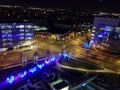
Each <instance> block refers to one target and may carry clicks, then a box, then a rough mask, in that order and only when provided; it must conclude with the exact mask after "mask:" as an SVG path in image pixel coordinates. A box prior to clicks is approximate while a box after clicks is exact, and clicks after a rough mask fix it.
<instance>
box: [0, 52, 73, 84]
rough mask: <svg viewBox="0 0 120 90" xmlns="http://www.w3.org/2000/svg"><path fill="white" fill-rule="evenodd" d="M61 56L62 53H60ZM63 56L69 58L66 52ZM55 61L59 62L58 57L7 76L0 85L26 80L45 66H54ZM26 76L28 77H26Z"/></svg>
mask: <svg viewBox="0 0 120 90" xmlns="http://www.w3.org/2000/svg"><path fill="white" fill-rule="evenodd" d="M61 54H62V53H61ZM64 54H65V57H66V58H67V57H68V59H69V58H70V56H71V55H70V54H69V55H68V54H67V53H66V51H64V53H63V54H62V55H64ZM56 60H59V56H58V57H55V56H54V55H53V56H52V57H51V58H50V59H47V60H45V61H44V62H41V63H37V64H36V65H35V66H34V67H33V66H32V67H30V68H29V69H28V70H24V71H21V72H19V73H18V74H16V75H11V76H8V77H7V78H6V81H5V82H2V83H1V82H0V84H2V85H3V86H5V85H7V84H12V83H13V84H14V83H15V82H18V81H21V80H22V79H23V80H24V79H26V78H29V77H30V76H31V75H33V74H35V72H38V71H40V70H42V69H44V68H46V67H47V66H49V65H50V64H54V63H55V61H56ZM27 76H28V77H27Z"/></svg>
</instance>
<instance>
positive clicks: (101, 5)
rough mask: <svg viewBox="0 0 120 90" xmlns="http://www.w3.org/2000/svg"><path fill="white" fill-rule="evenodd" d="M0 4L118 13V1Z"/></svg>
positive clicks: (10, 0)
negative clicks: (100, 10) (99, 10)
mask: <svg viewBox="0 0 120 90" xmlns="http://www.w3.org/2000/svg"><path fill="white" fill-rule="evenodd" d="M0 4H11V5H23V6H36V7H43V8H73V9H81V8H85V9H96V10H97V9H102V10H110V11H120V0H0Z"/></svg>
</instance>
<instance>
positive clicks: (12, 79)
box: [7, 76, 14, 84]
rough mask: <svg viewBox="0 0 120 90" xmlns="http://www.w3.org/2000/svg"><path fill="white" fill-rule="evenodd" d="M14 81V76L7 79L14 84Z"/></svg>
mask: <svg viewBox="0 0 120 90" xmlns="http://www.w3.org/2000/svg"><path fill="white" fill-rule="evenodd" d="M13 81H14V76H10V77H7V82H8V83H10V84H11V83H12V82H13Z"/></svg>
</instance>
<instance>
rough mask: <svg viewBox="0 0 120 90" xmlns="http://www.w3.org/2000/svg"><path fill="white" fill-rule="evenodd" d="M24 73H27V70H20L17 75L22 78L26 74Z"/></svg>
mask: <svg viewBox="0 0 120 90" xmlns="http://www.w3.org/2000/svg"><path fill="white" fill-rule="evenodd" d="M26 74H27V72H26V71H24V72H20V73H19V74H18V76H20V77H21V78H23V77H24V76H26Z"/></svg>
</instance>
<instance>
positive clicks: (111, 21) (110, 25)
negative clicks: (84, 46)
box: [90, 17, 120, 51]
mask: <svg viewBox="0 0 120 90" xmlns="http://www.w3.org/2000/svg"><path fill="white" fill-rule="evenodd" d="M119 22H120V19H115V18H104V17H95V19H94V27H93V31H92V37H91V41H90V44H91V45H95V46H96V47H97V46H98V47H105V48H109V49H111V50H116V51H118V50H120V25H119Z"/></svg>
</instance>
